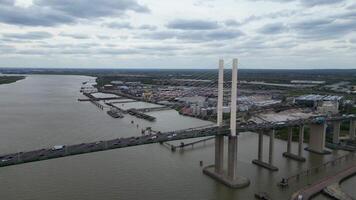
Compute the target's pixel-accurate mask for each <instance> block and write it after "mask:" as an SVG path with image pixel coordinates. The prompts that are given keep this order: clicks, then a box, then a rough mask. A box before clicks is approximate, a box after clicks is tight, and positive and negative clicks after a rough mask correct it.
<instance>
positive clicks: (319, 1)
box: [300, 0, 345, 7]
mask: <svg viewBox="0 0 356 200" xmlns="http://www.w3.org/2000/svg"><path fill="white" fill-rule="evenodd" d="M300 2H301V4H302V5H303V6H306V7H314V6H322V5H331V4H339V3H342V2H345V0H300Z"/></svg>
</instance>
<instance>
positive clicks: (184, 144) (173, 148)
mask: <svg viewBox="0 0 356 200" xmlns="http://www.w3.org/2000/svg"><path fill="white" fill-rule="evenodd" d="M213 139H215V137H209V138H205V139H202V140H198V141H194V142H189V143H183V142H181V143H180V145H173V144H169V143H167V145H168V146H169V147H170V149H171V150H172V151H175V150H176V149H178V148H179V149H184V148H185V147H189V146H191V147H194V145H195V144H199V143H202V142H206V141H209V140H213Z"/></svg>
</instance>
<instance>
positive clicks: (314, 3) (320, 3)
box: [252, 0, 346, 7]
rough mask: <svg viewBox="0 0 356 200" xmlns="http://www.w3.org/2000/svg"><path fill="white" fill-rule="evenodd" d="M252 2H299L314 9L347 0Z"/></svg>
mask: <svg viewBox="0 0 356 200" xmlns="http://www.w3.org/2000/svg"><path fill="white" fill-rule="evenodd" d="M252 1H270V2H278V3H290V2H298V3H300V4H301V5H302V6H304V7H314V6H323V5H333V4H339V3H342V2H345V1H346V0H252Z"/></svg>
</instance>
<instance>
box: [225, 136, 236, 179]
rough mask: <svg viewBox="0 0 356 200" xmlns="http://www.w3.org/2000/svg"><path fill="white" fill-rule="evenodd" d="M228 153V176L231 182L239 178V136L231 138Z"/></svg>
mask: <svg viewBox="0 0 356 200" xmlns="http://www.w3.org/2000/svg"><path fill="white" fill-rule="evenodd" d="M227 153H228V154H227V159H228V160H227V176H228V178H229V179H230V180H235V179H236V176H237V136H229V147H228V152H227Z"/></svg>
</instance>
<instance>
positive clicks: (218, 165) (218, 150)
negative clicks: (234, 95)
mask: <svg viewBox="0 0 356 200" xmlns="http://www.w3.org/2000/svg"><path fill="white" fill-rule="evenodd" d="M223 98H224V60H222V59H220V60H219V82H218V104H217V125H218V126H219V127H221V126H222V125H223ZM223 163H224V136H223V135H217V136H215V172H216V173H218V174H222V173H223V168H224V164H223Z"/></svg>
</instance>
